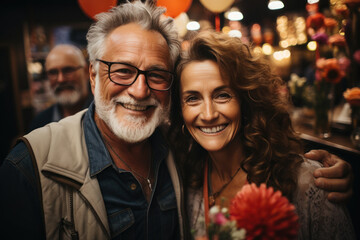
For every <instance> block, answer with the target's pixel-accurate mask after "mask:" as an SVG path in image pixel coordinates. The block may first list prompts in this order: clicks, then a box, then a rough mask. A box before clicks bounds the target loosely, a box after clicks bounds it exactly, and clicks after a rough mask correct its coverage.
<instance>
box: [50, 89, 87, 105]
mask: <svg viewBox="0 0 360 240" xmlns="http://www.w3.org/2000/svg"><path fill="white" fill-rule="evenodd" d="M80 98H81V92H80V91H78V90H73V91H71V92H63V93H60V94H58V95H55V100H56V102H57V103H59V104H60V105H61V106H73V105H75V104H76V103H78V102H79V101H80Z"/></svg>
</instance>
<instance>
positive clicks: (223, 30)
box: [222, 26, 231, 34]
mask: <svg viewBox="0 0 360 240" xmlns="http://www.w3.org/2000/svg"><path fill="white" fill-rule="evenodd" d="M230 30H231V28H230V27H229V26H224V27H223V28H222V32H223V33H225V34H227V33H229V32H230Z"/></svg>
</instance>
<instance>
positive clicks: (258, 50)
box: [253, 46, 262, 55]
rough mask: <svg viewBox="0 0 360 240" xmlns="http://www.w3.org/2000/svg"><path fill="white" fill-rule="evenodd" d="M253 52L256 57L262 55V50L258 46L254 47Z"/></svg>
mask: <svg viewBox="0 0 360 240" xmlns="http://www.w3.org/2000/svg"><path fill="white" fill-rule="evenodd" d="M253 52H254V53H255V54H256V55H261V54H262V48H261V47H259V46H256V47H254V49H253Z"/></svg>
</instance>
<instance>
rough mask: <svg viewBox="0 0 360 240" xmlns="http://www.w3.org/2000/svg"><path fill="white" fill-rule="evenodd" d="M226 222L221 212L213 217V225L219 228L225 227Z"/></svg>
mask: <svg viewBox="0 0 360 240" xmlns="http://www.w3.org/2000/svg"><path fill="white" fill-rule="evenodd" d="M228 221H229V220H228V219H227V218H226V217H225V216H224V214H222V213H221V212H219V213H218V214H216V215H215V223H216V224H218V225H220V226H222V225H225V223H227V222H228Z"/></svg>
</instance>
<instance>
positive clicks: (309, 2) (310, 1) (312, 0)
mask: <svg viewBox="0 0 360 240" xmlns="http://www.w3.org/2000/svg"><path fill="white" fill-rule="evenodd" d="M307 2H308V4H313V3H317V2H319V0H307Z"/></svg>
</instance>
